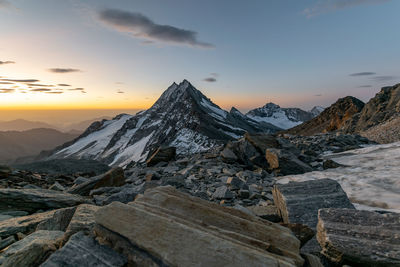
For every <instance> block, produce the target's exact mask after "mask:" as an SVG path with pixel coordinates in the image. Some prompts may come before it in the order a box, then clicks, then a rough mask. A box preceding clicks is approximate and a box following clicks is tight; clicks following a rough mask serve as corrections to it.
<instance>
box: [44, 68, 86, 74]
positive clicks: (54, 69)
mask: <svg viewBox="0 0 400 267" xmlns="http://www.w3.org/2000/svg"><path fill="white" fill-rule="evenodd" d="M48 71H50V72H53V73H71V72H81V70H80V69H72V68H51V69H48Z"/></svg>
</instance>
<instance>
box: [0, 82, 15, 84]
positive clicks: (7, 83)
mask: <svg viewBox="0 0 400 267" xmlns="http://www.w3.org/2000/svg"><path fill="white" fill-rule="evenodd" d="M0 84H14V83H12V82H0Z"/></svg>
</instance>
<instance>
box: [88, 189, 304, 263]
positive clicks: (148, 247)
mask: <svg viewBox="0 0 400 267" xmlns="http://www.w3.org/2000/svg"><path fill="white" fill-rule="evenodd" d="M126 221H129V224H126V223H125V222H126ZM96 223H98V224H99V225H101V226H102V227H104V228H106V229H108V230H110V231H112V232H115V233H118V234H119V235H121V236H122V237H124V238H125V239H127V240H129V242H131V243H132V245H133V246H135V247H138V248H140V249H142V250H145V251H147V252H148V253H149V254H150V255H152V257H155V258H156V259H158V260H159V261H160V262H161V263H163V264H167V265H172V266H193V265H203V266H205V265H207V266H218V265H224V264H226V263H227V262H230V263H231V266H243V265H253V266H257V265H260V266H261V265H263V266H265V265H268V266H293V265H297V266H302V264H303V259H302V258H301V257H300V255H299V246H300V243H299V241H298V240H297V239H296V238H295V237H294V236H293V235H292V234H291V232H290V230H289V229H287V228H284V227H282V226H279V225H277V224H274V223H270V222H268V221H263V220H261V219H257V217H253V216H250V215H247V214H245V213H243V212H241V211H238V210H235V209H229V208H224V207H221V206H219V205H216V204H212V203H210V202H207V201H204V200H201V199H198V198H194V197H191V196H189V195H186V194H183V193H180V192H178V191H176V190H175V189H173V188H172V187H158V188H155V189H150V190H147V191H146V192H145V194H144V195H142V196H139V197H138V198H137V199H136V200H135V201H134V202H132V203H131V204H129V205H126V204H121V203H117V202H114V203H112V204H110V205H108V206H105V207H103V208H101V209H100V210H99V211H98V212H97V213H96ZM154 225H157V228H154ZM100 238H101V236H100Z"/></svg>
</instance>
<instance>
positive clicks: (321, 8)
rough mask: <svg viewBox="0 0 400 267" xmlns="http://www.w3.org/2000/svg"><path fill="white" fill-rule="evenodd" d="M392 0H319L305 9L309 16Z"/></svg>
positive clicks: (305, 13) (304, 12) (306, 14)
mask: <svg viewBox="0 0 400 267" xmlns="http://www.w3.org/2000/svg"><path fill="white" fill-rule="evenodd" d="M389 1H391V0H325V1H318V2H317V3H316V4H315V5H314V6H312V7H309V8H306V9H304V10H303V14H304V15H305V16H307V17H308V18H310V17H314V16H317V15H321V14H324V13H328V12H333V11H336V10H341V9H346V8H351V7H355V6H360V5H370V4H383V3H386V2H389Z"/></svg>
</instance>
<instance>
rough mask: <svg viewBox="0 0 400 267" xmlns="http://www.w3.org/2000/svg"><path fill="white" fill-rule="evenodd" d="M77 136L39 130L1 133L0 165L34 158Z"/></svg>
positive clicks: (51, 130) (45, 129) (43, 129)
mask: <svg viewBox="0 0 400 267" xmlns="http://www.w3.org/2000/svg"><path fill="white" fill-rule="evenodd" d="M76 137H77V135H73V134H68V133H62V132H59V131H57V130H54V129H48V128H38V129H32V130H27V131H0V148H1V149H0V164H4V163H12V162H14V160H16V159H17V158H21V157H28V156H34V155H37V154H39V153H40V152H41V151H43V150H50V149H54V148H55V147H57V146H59V145H60V144H63V143H65V142H68V141H71V140H73V139H74V138H76Z"/></svg>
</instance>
